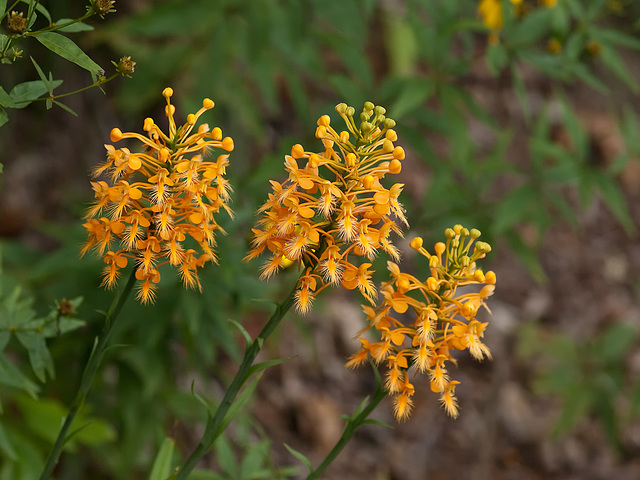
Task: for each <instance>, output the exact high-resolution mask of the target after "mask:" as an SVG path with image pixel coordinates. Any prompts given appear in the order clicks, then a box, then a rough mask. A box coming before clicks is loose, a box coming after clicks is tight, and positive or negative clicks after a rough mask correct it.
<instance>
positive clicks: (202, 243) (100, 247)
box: [81, 88, 233, 303]
mask: <svg viewBox="0 0 640 480" xmlns="http://www.w3.org/2000/svg"><path fill="white" fill-rule="evenodd" d="M172 95H173V90H172V89H171V88H166V89H165V90H164V91H163V96H164V97H165V99H166V102H167V105H166V107H165V114H166V116H167V119H168V121H169V131H168V133H165V132H163V131H162V130H161V129H160V127H158V125H156V124H155V122H154V121H153V119H151V118H147V119H146V120H145V121H144V126H143V129H144V130H145V131H146V132H147V135H146V136H144V135H141V134H138V133H123V132H122V131H120V130H119V129H118V128H114V129H113V130H112V131H111V141H112V142H114V143H115V142H120V141H121V140H127V139H131V140H135V141H136V142H138V143H139V148H138V150H139V151H137V152H136V151H131V150H129V149H128V148H125V147H122V148H119V149H116V148H115V147H114V146H113V145H105V148H106V150H107V160H106V162H105V163H104V164H103V165H101V166H99V167H97V168H96V169H95V171H94V174H95V176H100V175H103V174H104V175H106V176H107V177H108V178H109V183H108V182H106V181H104V180H98V181H95V182H91V186H92V187H93V190H94V193H95V202H94V205H93V206H92V207H91V208H90V209H89V210H88V213H87V216H86V218H87V222H86V223H85V224H84V227H85V228H86V230H87V234H88V239H87V242H86V243H85V245H84V247H83V248H82V251H81V254H82V255H84V254H85V253H86V252H87V251H88V250H90V249H95V250H96V251H97V253H98V254H99V255H101V256H103V257H104V262H105V264H106V267H105V269H104V280H103V285H105V286H107V287H113V286H115V284H116V282H117V280H118V278H119V275H120V270H121V269H122V268H125V267H126V266H127V264H128V260H129V259H132V260H134V262H135V264H136V269H137V270H136V278H137V279H138V281H139V284H138V299H139V300H140V301H141V302H143V303H147V302H151V301H153V299H154V297H155V289H156V284H157V283H158V282H159V281H160V272H159V270H158V268H159V267H160V266H162V265H164V264H170V265H173V266H175V267H176V268H177V269H178V272H179V275H180V279H181V280H182V283H183V284H184V285H185V286H187V287H191V288H199V289H200V288H201V286H200V281H199V279H198V274H197V271H198V269H199V268H201V267H202V266H203V265H204V264H205V263H206V262H207V261H209V260H211V261H214V262H215V261H216V257H215V254H214V253H213V246H214V245H215V237H214V234H215V232H216V230H222V229H221V228H220V226H219V225H218V224H217V222H216V220H215V218H214V215H215V214H217V213H218V212H219V211H220V210H221V209H222V210H225V211H226V212H227V213H228V214H229V215H232V212H231V209H230V208H229V206H228V205H227V203H228V201H229V194H230V191H231V187H230V186H229V184H228V181H227V180H226V179H225V178H224V175H225V170H226V167H227V165H228V164H229V161H228V158H229V155H228V153H227V152H230V151H232V150H233V140H232V139H231V138H230V137H226V138H223V137H222V131H221V130H220V128H218V127H216V128H214V129H213V130H210V129H209V127H208V125H206V124H203V125H200V127H198V129H197V130H196V131H195V132H194V128H195V125H196V123H197V120H198V118H199V117H200V116H201V115H202V114H203V113H204V112H206V111H207V110H210V109H211V108H213V106H214V103H213V101H211V100H210V99H208V98H207V99H205V100H204V101H203V102H202V108H200V110H198V111H197V112H196V113H195V114H189V115H188V116H187V120H186V122H185V124H184V125H182V126H180V127H178V126H177V125H176V122H175V119H174V114H175V107H174V106H173V105H172V104H171V96H172ZM213 149H217V150H218V151H219V153H220V154H219V155H218V156H217V157H216V158H215V160H212V159H209V157H210V155H211V153H212V150H213ZM114 244H115V248H113V247H114ZM189 245H190V246H191V247H194V248H190V246H189Z"/></svg>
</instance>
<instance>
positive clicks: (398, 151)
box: [393, 147, 404, 160]
mask: <svg viewBox="0 0 640 480" xmlns="http://www.w3.org/2000/svg"><path fill="white" fill-rule="evenodd" d="M393 158H395V159H397V160H404V148H402V147H396V148H394V149H393Z"/></svg>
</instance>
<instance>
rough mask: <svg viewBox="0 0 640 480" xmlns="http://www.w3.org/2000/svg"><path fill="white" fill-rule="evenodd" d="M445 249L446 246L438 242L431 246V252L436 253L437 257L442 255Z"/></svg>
mask: <svg viewBox="0 0 640 480" xmlns="http://www.w3.org/2000/svg"><path fill="white" fill-rule="evenodd" d="M446 249H447V246H446V245H445V244H444V243H442V242H438V243H436V244H435V245H434V246H433V251H434V252H436V255H438V256H440V255H442V254H443V253H444V251H445V250H446Z"/></svg>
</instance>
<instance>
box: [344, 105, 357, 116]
mask: <svg viewBox="0 0 640 480" xmlns="http://www.w3.org/2000/svg"><path fill="white" fill-rule="evenodd" d="M344 113H345V114H346V115H347V117H353V116H354V115H355V114H356V109H355V108H353V107H347V110H346V112H344Z"/></svg>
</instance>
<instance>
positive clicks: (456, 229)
mask: <svg viewBox="0 0 640 480" xmlns="http://www.w3.org/2000/svg"><path fill="white" fill-rule="evenodd" d="M461 230H462V225H460V224H457V225H454V226H453V231H454V232H456V235H460V231H461Z"/></svg>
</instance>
